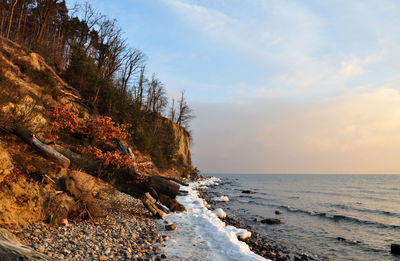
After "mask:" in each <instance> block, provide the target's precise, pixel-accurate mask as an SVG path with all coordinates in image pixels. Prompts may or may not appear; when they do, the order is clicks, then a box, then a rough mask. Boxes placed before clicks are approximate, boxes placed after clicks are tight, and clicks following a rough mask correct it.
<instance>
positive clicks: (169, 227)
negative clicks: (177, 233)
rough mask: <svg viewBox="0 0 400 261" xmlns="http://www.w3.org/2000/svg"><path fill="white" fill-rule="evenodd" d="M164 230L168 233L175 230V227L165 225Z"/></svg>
mask: <svg viewBox="0 0 400 261" xmlns="http://www.w3.org/2000/svg"><path fill="white" fill-rule="evenodd" d="M165 229H166V230H168V231H173V230H176V226H175V225H174V224H168V225H165Z"/></svg>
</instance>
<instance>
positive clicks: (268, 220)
mask: <svg viewBox="0 0 400 261" xmlns="http://www.w3.org/2000/svg"><path fill="white" fill-rule="evenodd" d="M261 223H263V224H268V225H276V224H282V220H280V219H277V218H266V219H263V220H261Z"/></svg>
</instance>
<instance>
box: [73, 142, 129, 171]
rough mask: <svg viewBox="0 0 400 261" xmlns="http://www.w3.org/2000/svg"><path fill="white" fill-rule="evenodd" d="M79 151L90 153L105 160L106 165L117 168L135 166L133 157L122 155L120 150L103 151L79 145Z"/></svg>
mask: <svg viewBox="0 0 400 261" xmlns="http://www.w3.org/2000/svg"><path fill="white" fill-rule="evenodd" d="M77 150H78V152H80V153H83V154H88V155H91V156H93V157H95V158H96V159H99V160H101V161H103V164H104V166H106V167H107V166H109V165H111V166H113V167H114V168H116V169H121V168H132V167H133V164H134V162H133V159H132V158H131V157H129V156H125V155H121V152H120V151H107V152H102V151H101V150H100V149H98V148H96V147H93V146H88V147H82V146H80V147H78V149H77Z"/></svg>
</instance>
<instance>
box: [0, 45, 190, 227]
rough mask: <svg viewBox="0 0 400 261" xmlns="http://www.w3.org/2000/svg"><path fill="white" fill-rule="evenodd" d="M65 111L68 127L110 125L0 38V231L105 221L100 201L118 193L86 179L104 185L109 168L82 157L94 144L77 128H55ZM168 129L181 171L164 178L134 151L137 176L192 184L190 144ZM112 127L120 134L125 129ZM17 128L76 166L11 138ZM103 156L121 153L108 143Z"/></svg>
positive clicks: (37, 60) (39, 61) (179, 131)
mask: <svg viewBox="0 0 400 261" xmlns="http://www.w3.org/2000/svg"><path fill="white" fill-rule="evenodd" d="M58 108H62V109H63V110H61V112H62V113H61V114H62V115H58V116H57V117H60V118H62V119H63V120H65V117H66V116H71V117H72V118H71V119H70V120H71V121H75V120H77V121H79V122H86V121H90V120H92V122H96V121H95V120H99V119H100V120H102V121H104V120H107V118H106V117H101V116H98V115H91V114H90V111H89V109H88V107H87V106H86V105H85V101H84V100H83V99H82V98H81V96H80V94H79V92H78V91H77V90H75V89H74V88H72V87H71V86H69V85H68V84H66V83H65V82H64V81H63V80H62V79H61V78H60V77H59V76H58V75H57V74H56V72H55V71H54V70H53V69H52V68H51V67H50V66H49V65H47V64H46V62H45V60H44V59H43V58H42V57H41V56H39V55H38V54H36V53H32V52H29V51H27V50H24V49H23V48H22V47H20V46H19V45H18V44H15V43H13V42H11V41H9V40H6V39H4V38H0V198H1V199H2V200H1V201H0V226H3V227H11V228H12V227H14V228H15V227H24V226H27V225H29V224H33V223H35V222H42V221H46V222H47V221H50V222H52V223H61V222H63V219H65V218H76V217H84V216H93V215H94V214H98V215H101V211H99V209H98V207H97V205H98V201H99V200H101V193H99V192H101V191H102V190H112V188H111V187H110V186H109V185H108V184H106V183H105V182H104V181H102V180H101V179H98V178H95V177H92V176H90V175H88V174H86V173H85V172H87V173H89V174H92V175H94V176H100V177H102V175H108V174H107V172H109V171H110V168H107V165H105V164H104V163H99V159H96V158H94V157H90V156H88V155H87V154H82V153H81V152H82V150H84V149H85V148H90V147H85V146H86V144H88V143H89V142H90V137H89V138H88V136H87V134H85V133H83V134H82V133H81V132H79V131H77V129H74V128H78V127H76V126H78V125H76V126H75V127H73V128H71V129H70V131H69V132H68V131H66V129H67V128H65V129H62V128H63V127H62V126H61V127H60V126H58V125H60V122H57V124H58V125H57V124H56V125H55V124H54V123H55V122H54V120H55V118H54V117H56V116H54V114H55V113H54V112H55V111H56V112H57V109H58ZM49 112H52V113H49ZM163 121H167V122H168V124H171V126H172V129H173V131H174V136H175V141H174V142H175V143H176V146H177V147H178V148H179V149H178V150H177V152H176V153H175V155H174V161H175V162H176V164H174V165H172V166H170V167H169V168H167V169H163V170H160V169H158V168H157V166H156V165H155V164H154V163H153V161H152V159H151V156H149V155H146V154H144V153H142V152H140V151H138V150H136V151H135V150H134V151H133V154H134V155H135V159H134V160H135V166H136V170H137V171H138V172H143V173H145V174H150V175H152V174H153V175H154V174H159V175H167V176H173V177H183V176H185V177H191V176H192V175H193V173H194V172H193V166H192V163H191V158H190V147H189V146H190V140H189V136H188V134H187V132H186V131H185V130H184V129H183V128H181V127H179V126H177V125H176V124H175V123H173V122H171V121H169V120H167V119H164V120H163ZM110 122H111V125H112V126H113V128H116V127H119V126H120V125H118V124H115V123H113V122H112V121H109V123H110ZM61 123H65V122H61ZM10 124H11V125H12V124H18V125H21V126H24V127H25V128H26V129H27V130H28V131H30V132H31V133H33V134H34V135H35V136H36V137H38V138H39V139H40V140H41V141H43V142H45V143H49V144H50V147H51V148H52V149H55V150H57V151H59V152H61V153H63V154H64V155H66V156H67V157H69V158H70V159H71V162H72V166H71V167H70V168H69V169H66V168H63V167H61V166H60V165H58V164H57V163H55V162H53V161H52V160H49V159H48V158H46V157H44V156H43V154H42V153H40V152H39V151H37V150H35V149H33V148H32V147H31V146H29V145H28V144H26V143H25V142H23V141H22V140H21V139H19V138H17V137H16V136H15V135H12V134H10V133H9V132H7V126H8V125H10ZM54 126H58V127H59V128H61V130H60V131H59V136H60V137H58V139H54V138H53V137H51V134H52V132H51V131H52V128H54ZM121 126H122V125H121ZM54 142H55V143H54ZM134 147H135V146H134V144H133V148H134ZM82 148H83V149H82ZM101 149H102V150H103V151H102V153H103V154H104V155H109V154H107V153H110V152H112V150H114V149H115V145H113V144H111V143H110V142H108V141H106V142H103V143H101ZM117 159H118V158H117ZM119 159H120V158H119ZM99 164H100V165H99ZM111 164H112V162H111ZM99 166H102V167H101V169H100V168H99ZM77 170H80V172H76V171H77ZM83 171H84V172H83ZM74 173H75V174H74ZM76 173H79V174H76ZM105 173H106V174H105ZM71 177H75V178H71ZM88 180H90V181H91V182H88ZM87 184H90V186H87ZM77 188H78V189H77ZM83 199H84V200H83ZM82 202H84V204H83V205H82ZM85 213H86V214H85Z"/></svg>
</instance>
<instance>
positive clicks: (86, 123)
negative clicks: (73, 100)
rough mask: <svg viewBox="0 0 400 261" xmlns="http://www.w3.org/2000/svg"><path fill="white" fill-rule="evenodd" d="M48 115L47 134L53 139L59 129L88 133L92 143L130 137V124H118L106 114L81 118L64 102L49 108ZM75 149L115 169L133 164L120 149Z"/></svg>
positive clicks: (57, 134) (109, 141)
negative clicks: (49, 120) (51, 108)
mask: <svg viewBox="0 0 400 261" xmlns="http://www.w3.org/2000/svg"><path fill="white" fill-rule="evenodd" d="M49 116H50V118H51V119H52V121H51V122H50V124H49V128H48V136H49V138H50V139H51V140H53V141H55V140H57V139H58V138H59V135H60V131H66V132H70V133H81V134H85V135H88V136H89V137H91V138H92V141H93V143H94V145H99V144H102V143H108V144H112V141H113V140H114V139H123V140H125V139H127V138H130V134H129V133H128V131H127V129H128V128H129V127H130V126H131V125H130V124H126V125H125V124H118V123H116V122H114V121H113V120H112V119H111V117H107V116H96V117H95V118H92V119H81V118H79V117H78V115H77V114H76V113H74V112H72V111H71V110H70V109H68V108H67V107H66V104H61V105H60V106H58V107H56V108H54V109H53V110H51V111H50V112H49ZM77 151H78V152H80V153H83V154H87V155H91V156H93V157H95V158H96V159H99V160H101V161H103V165H104V166H109V165H111V166H113V167H115V168H117V169H120V168H132V167H133V164H134V162H133V159H132V158H131V157H130V156H125V155H121V152H120V151H107V152H103V151H102V150H100V149H99V148H97V147H95V146H87V147H82V146H80V147H78V148H77Z"/></svg>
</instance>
